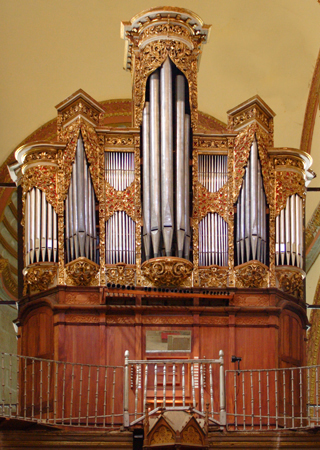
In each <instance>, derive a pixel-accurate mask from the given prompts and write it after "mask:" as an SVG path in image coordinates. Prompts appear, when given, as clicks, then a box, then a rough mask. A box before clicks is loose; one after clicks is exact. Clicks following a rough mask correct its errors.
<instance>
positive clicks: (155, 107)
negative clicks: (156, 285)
mask: <svg viewBox="0 0 320 450" xmlns="http://www.w3.org/2000/svg"><path fill="white" fill-rule="evenodd" d="M159 91H160V78H159V69H158V70H156V71H155V72H154V73H152V74H151V75H150V195H151V205H150V210H151V240H152V246H153V253H154V256H155V257H157V256H158V255H159V251H160V235H161V210H160V123H159V119H160V108H159Z"/></svg>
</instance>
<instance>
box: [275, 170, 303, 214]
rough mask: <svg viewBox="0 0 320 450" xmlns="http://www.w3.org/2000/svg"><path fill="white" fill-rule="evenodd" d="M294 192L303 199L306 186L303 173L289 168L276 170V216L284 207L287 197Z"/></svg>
mask: <svg viewBox="0 0 320 450" xmlns="http://www.w3.org/2000/svg"><path fill="white" fill-rule="evenodd" d="M294 194H298V195H299V196H300V197H301V198H302V199H305V195H306V188H305V181H304V178H303V175H302V174H301V173H297V172H292V171H289V170H286V171H281V172H278V171H276V216H278V215H279V214H280V211H281V210H282V209H284V208H285V206H286V202H287V198H288V197H290V196H291V195H294Z"/></svg>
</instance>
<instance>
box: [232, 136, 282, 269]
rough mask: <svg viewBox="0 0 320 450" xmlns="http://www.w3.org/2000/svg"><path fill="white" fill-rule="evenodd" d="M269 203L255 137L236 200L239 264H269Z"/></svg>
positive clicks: (237, 258) (237, 255)
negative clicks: (257, 262) (267, 214)
mask: <svg viewBox="0 0 320 450" xmlns="http://www.w3.org/2000/svg"><path fill="white" fill-rule="evenodd" d="M266 205H267V200H266V196H265V192H264V188H263V178H262V172H261V164H260V160H259V155H258V145H257V141H256V140H255V139H254V141H253V142H252V145H251V151H250V155H249V159H248V163H247V166H246V169H245V174H244V177H243V182H242V187H241V189H240V193H239V197H238V201H237V221H236V226H237V229H236V244H237V245H236V253H237V254H236V262H237V264H243V263H245V262H247V261H251V260H258V261H260V262H262V263H263V264H267V220H266V211H267V209H266ZM278 238H280V236H279V237H278Z"/></svg>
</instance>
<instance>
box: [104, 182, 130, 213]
mask: <svg viewBox="0 0 320 450" xmlns="http://www.w3.org/2000/svg"><path fill="white" fill-rule="evenodd" d="M134 193H135V181H133V182H132V183H131V184H130V186H128V187H127V188H126V189H125V190H124V191H116V190H115V188H114V187H112V186H111V185H110V184H109V183H108V182H107V181H106V195H105V208H106V209H105V220H106V221H107V220H108V219H109V218H110V217H111V216H112V215H113V214H114V213H115V212H116V211H125V212H126V213H127V214H128V216H130V217H131V219H132V220H134V221H135V220H136V211H135V201H134V200H135V198H134Z"/></svg>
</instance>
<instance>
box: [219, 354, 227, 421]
mask: <svg viewBox="0 0 320 450" xmlns="http://www.w3.org/2000/svg"><path fill="white" fill-rule="evenodd" d="M219 357H220V358H219V360H220V425H221V426H223V427H225V426H226V424H227V414H226V392H225V376H224V353H223V350H220V351H219Z"/></svg>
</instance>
